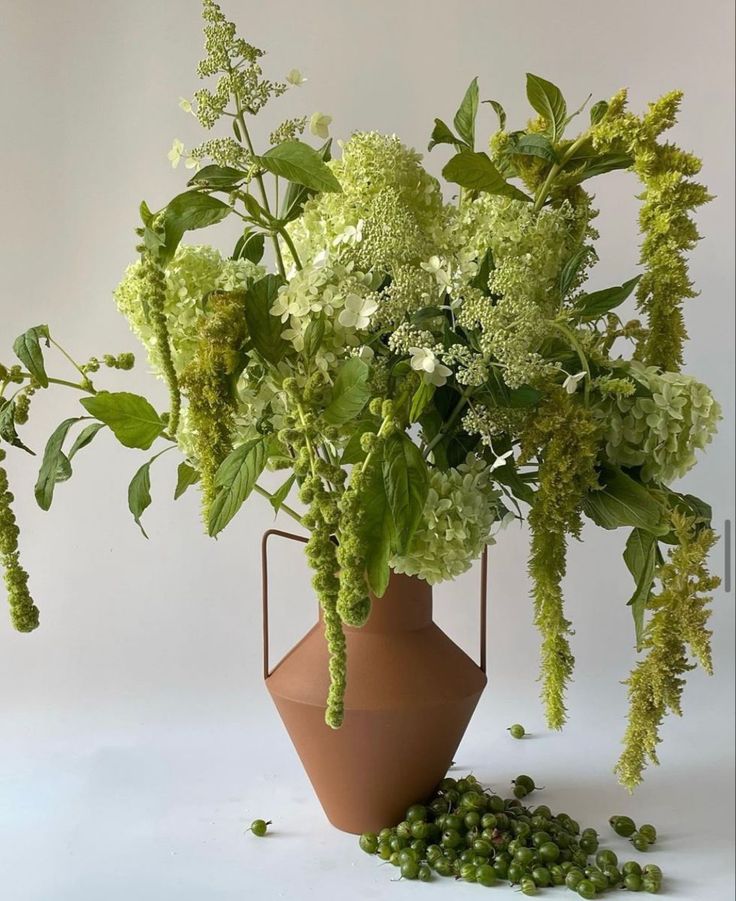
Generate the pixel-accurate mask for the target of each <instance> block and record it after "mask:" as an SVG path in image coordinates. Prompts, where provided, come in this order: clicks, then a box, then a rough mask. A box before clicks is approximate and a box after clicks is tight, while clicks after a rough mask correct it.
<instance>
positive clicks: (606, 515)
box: [583, 469, 667, 535]
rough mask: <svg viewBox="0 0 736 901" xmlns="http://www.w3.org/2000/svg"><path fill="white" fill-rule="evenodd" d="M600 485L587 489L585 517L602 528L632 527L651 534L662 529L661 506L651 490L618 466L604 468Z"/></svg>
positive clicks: (662, 514) (658, 532)
mask: <svg viewBox="0 0 736 901" xmlns="http://www.w3.org/2000/svg"><path fill="white" fill-rule="evenodd" d="M600 481H601V486H602V487H601V488H600V489H599V490H597V491H591V492H590V493H589V494H588V496H587V498H586V499H585V502H584V504H583V509H584V510H585V513H586V514H587V516H589V517H590V519H592V520H593V522H594V523H596V524H597V525H599V526H601V528H604V529H617V528H620V527H621V526H633V527H634V528H636V529H644V530H645V531H647V532H652V533H653V534H655V535H657V534H662V533H663V531H664V532H666V530H667V527H666V525H665V524H664V519H665V516H664V512H665V511H664V508H663V507H662V506H661V505H660V504H659V503H657V501H656V500H655V498H654V497H653V495H652V494H651V492H650V491H649V490H648V489H647V488H645V486H644V485H642V484H640V483H639V482H635V481H634V479H632V478H631V476H628V475H626V473H624V472H622V471H621V470H620V469H605V470H604V471H603V472H602V473H601V477H600Z"/></svg>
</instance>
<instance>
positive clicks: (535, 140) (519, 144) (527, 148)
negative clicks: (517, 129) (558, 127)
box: [511, 134, 558, 163]
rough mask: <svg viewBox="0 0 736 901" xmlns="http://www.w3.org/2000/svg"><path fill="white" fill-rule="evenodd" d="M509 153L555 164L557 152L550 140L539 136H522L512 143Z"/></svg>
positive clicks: (544, 136)
mask: <svg viewBox="0 0 736 901" xmlns="http://www.w3.org/2000/svg"><path fill="white" fill-rule="evenodd" d="M511 153H512V154H518V155H519V156H536V157H539V158H540V159H542V160H546V161H547V162H548V163H556V162H557V160H558V157H557V151H556V150H555V148H554V147H553V146H552V142H551V141H550V139H549V138H548V137H547V136H546V135H540V134H530V135H522V136H521V137H520V138H519V139H518V140H516V141H515V142H514V143H513V145H512V149H511Z"/></svg>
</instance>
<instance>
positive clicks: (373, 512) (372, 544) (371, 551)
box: [360, 457, 393, 598]
mask: <svg viewBox="0 0 736 901" xmlns="http://www.w3.org/2000/svg"><path fill="white" fill-rule="evenodd" d="M365 479H366V486H365V492H364V494H363V497H364V504H363V511H362V512H363V515H362V517H361V519H360V529H361V534H362V537H363V546H364V547H365V549H366V561H365V564H366V581H367V582H368V587H369V588H370V590H371V591H372V592H373V594H374V595H375V596H376V597H378V598H380V597H383V595H384V593H385V591H386V588H387V587H388V581H389V578H390V575H391V571H390V569H389V565H388V564H389V559H390V556H391V539H392V529H393V523H392V519H391V510H390V508H389V504H388V498H387V497H386V488H385V486H384V479H383V472H382V465H381V462H380V461H379V460H377V459H376V458H375V457H374V458H373V460H372V462H371V463H370V464H369V466H368V468H367V470H366V472H365Z"/></svg>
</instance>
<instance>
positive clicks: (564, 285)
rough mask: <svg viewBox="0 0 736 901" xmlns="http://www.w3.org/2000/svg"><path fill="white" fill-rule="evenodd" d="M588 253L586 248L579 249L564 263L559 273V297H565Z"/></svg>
mask: <svg viewBox="0 0 736 901" xmlns="http://www.w3.org/2000/svg"><path fill="white" fill-rule="evenodd" d="M589 254H590V251H589V249H588V248H587V247H581V248H580V249H579V250H577V251H575V253H574V254H573V255H572V256H571V257H570V259H569V260H568V261H567V262H566V263H565V265H564V266H563V268H562V272H561V273H560V296H561V297H566V296H567V293H568V291H569V290H570V288H571V287H572V285H573V282H574V281H575V279H576V277H577V274H578V272H580V267H581V266H582V265H583V263H584V262H585V260H586V259H587V258H588V256H589Z"/></svg>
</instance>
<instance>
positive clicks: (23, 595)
mask: <svg viewBox="0 0 736 901" xmlns="http://www.w3.org/2000/svg"><path fill="white" fill-rule="evenodd" d="M5 457H6V453H5V451H4V450H2V449H1V448H0V564H2V567H3V570H4V573H5V588H6V589H7V592H8V603H9V604H10V618H11V620H12V622H13V625H14V626H15V628H16V629H17V630H18V631H19V632H32V631H33V630H34V629H36V628H37V627H38V620H39V614H38V607H36V605H35V604H34V603H33V598H32V597H31V595H30V592H29V590H28V573H27V572H26V571H25V570H24V569H23V567H22V566H21V562H20V554H19V551H18V536H19V534H20V530H19V529H18V524H17V523H16V520H15V514H14V513H13V507H12V503H13V495H12V494H11V493H10V488H9V487H8V474H7V472H6V471H5V467H4V466H2V465H1V464H2V462H3V461H4V460H5Z"/></svg>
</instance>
